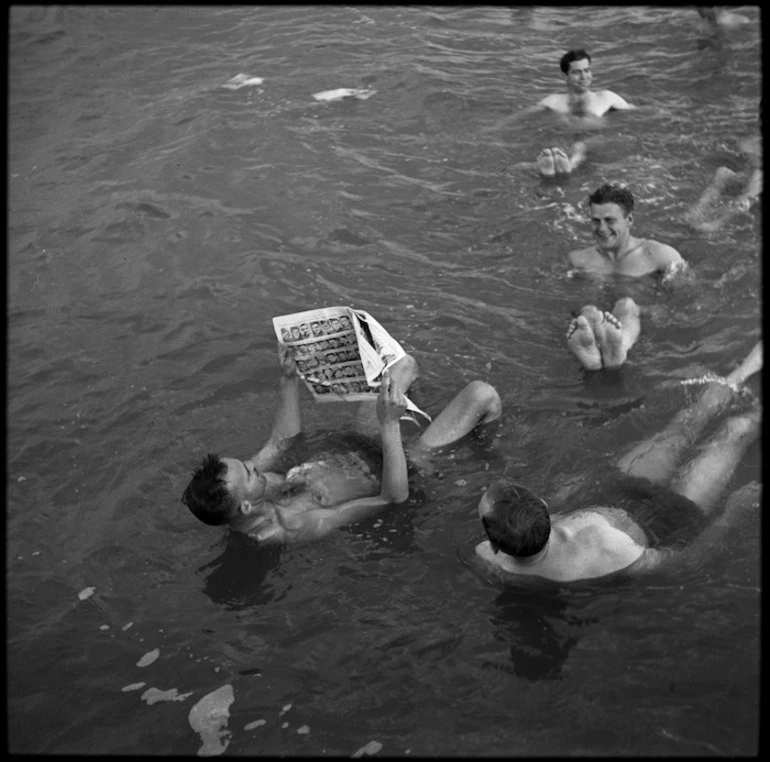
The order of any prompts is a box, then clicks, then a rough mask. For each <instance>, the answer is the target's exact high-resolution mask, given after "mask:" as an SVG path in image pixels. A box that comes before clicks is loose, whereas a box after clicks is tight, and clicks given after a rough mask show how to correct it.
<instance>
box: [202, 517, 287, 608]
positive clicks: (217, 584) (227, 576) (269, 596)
mask: <svg viewBox="0 0 770 762" xmlns="http://www.w3.org/2000/svg"><path fill="white" fill-rule="evenodd" d="M222 542H223V544H224V550H223V551H222V553H221V554H220V555H219V556H217V557H216V558H215V559H213V560H212V561H209V562H208V563H206V564H204V565H203V566H201V567H199V569H198V572H199V573H202V574H203V573H206V572H207V571H208V572H209V573H208V574H207V576H206V577H205V579H204V581H203V592H204V593H205V594H206V595H208V596H209V598H211V600H212V601H214V603H217V604H219V605H220V606H225V607H226V608H230V609H242V608H245V607H248V606H254V605H261V604H264V603H268V602H270V601H272V600H273V598H274V597H275V595H276V590H275V589H274V588H273V586H272V585H270V584H267V583H266V579H267V577H268V575H269V574H270V572H272V571H274V570H276V569H277V568H278V567H279V566H280V561H281V552H282V549H281V548H277V547H273V548H260V547H258V546H257V544H256V543H255V542H254V541H253V540H251V539H249V538H248V537H247V536H245V535H243V534H241V533H239V532H228V533H227V535H226V536H225V537H224V539H223V541H222ZM209 570H210V571H209Z"/></svg>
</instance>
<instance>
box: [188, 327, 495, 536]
mask: <svg viewBox="0 0 770 762" xmlns="http://www.w3.org/2000/svg"><path fill="white" fill-rule="evenodd" d="M309 328H310V335H312V334H313V328H312V325H311V326H309ZM316 330H319V331H320V326H317V327H316ZM297 333H298V338H299V339H301V332H300V331H299V330H298V331H297ZM319 335H320V334H319ZM279 336H280V333H279ZM278 362H279V365H280V367H281V371H282V373H281V377H280V380H279V387H278V404H277V408H276V413H275V419H274V421H273V426H272V430H271V432H270V437H269V439H268V441H267V443H266V444H265V445H264V446H263V447H262V448H261V449H260V450H258V451H257V453H256V454H255V455H253V456H252V457H250V458H247V459H246V460H241V459H239V458H232V457H223V458H220V457H219V456H218V455H213V454H209V455H207V457H206V458H205V459H204V460H203V463H202V464H201V466H200V467H198V468H197V469H196V470H195V472H194V473H193V476H192V479H191V481H190V483H189V484H188V486H187V488H186V489H185V491H184V495H183V496H182V502H183V503H185V505H187V506H188V508H189V509H190V510H191V511H192V512H193V513H194V514H195V515H196V516H197V517H198V518H199V519H200V520H201V521H203V522H204V523H206V524H209V525H213V526H219V525H226V526H228V527H230V529H233V530H235V531H237V532H244V533H246V534H248V535H249V536H250V537H252V538H254V539H255V540H256V541H257V542H258V543H260V544H263V545H285V544H287V543H300V542H308V541H312V540H317V539H320V538H322V537H325V536H326V535H328V534H329V533H330V532H332V531H333V530H334V529H337V528H338V527H342V526H346V525H349V524H353V523H355V522H357V521H361V520H362V519H365V518H368V517H370V516H373V515H374V514H376V513H378V512H379V511H381V510H383V509H384V508H385V507H386V506H388V505H390V504H393V503H403V502H404V501H405V500H406V499H407V497H408V495H409V484H408V476H407V454H406V452H405V450H404V443H403V441H402V439H401V418H402V416H403V415H404V413H405V411H406V409H407V402H408V400H407V398H406V396H405V393H406V392H407V391H408V389H409V387H410V385H411V384H412V382H413V381H414V380H415V379H416V378H417V377H418V375H419V371H418V367H417V362H416V361H415V359H414V358H413V357H412V356H411V355H409V354H406V353H404V355H403V356H402V357H401V358H400V359H398V360H396V362H395V363H392V364H391V365H390V366H389V367H388V369H387V370H385V371H384V372H383V373H382V375H381V379H382V380H381V383H380V386H379V392H378V394H377V397H376V400H371V399H367V401H364V402H362V403H361V408H362V410H360V411H359V418H358V420H359V421H360V422H361V424H362V427H361V429H362V433H363V432H365V428H364V427H363V424H364V422H365V421H366V420H367V418H368V419H369V420H371V417H372V411H371V408H372V406H374V408H375V412H376V418H377V422H378V426H379V437H378V439H379V442H378V443H377V444H378V445H379V446H378V447H377V448H376V452H375V453H374V455H375V457H372V455H373V453H372V452H369V450H372V449H374V448H365V449H363V448H359V450H358V451H356V450H352V449H351V450H348V451H347V452H345V451H332V452H321V453H318V454H317V455H315V456H314V457H312V458H310V459H309V460H307V461H306V462H304V463H302V464H300V465H298V466H295V467H293V468H291V469H290V470H289V471H288V472H287V473H285V474H281V473H279V472H278V471H276V469H277V468H278V467H279V464H280V461H281V458H282V456H283V455H284V453H286V451H287V450H288V449H289V447H290V446H291V444H292V443H293V442H294V441H295V439H296V438H297V435H298V434H299V433H300V432H301V430H302V423H301V417H300V400H299V390H300V385H299V381H300V373H299V370H298V367H297V360H296V359H295V354H294V352H292V351H291V350H290V349H289V348H288V347H287V346H286V344H285V343H281V341H280V339H279V343H278ZM304 380H305V383H306V384H307V383H308V379H307V376H306V377H305V379H304ZM311 383H312V382H311ZM318 393H319V394H320V392H318ZM314 396H315V395H314ZM370 396H371V395H370V394H369V395H367V398H368V397H370ZM500 414H501V402H500V397H499V395H498V393H497V391H496V390H495V389H494V387H492V386H490V385H489V384H487V383H486V382H483V381H471V382H470V383H469V384H467V385H466V386H465V388H463V389H462V390H461V391H460V392H459V393H458V394H457V396H455V397H454V399H452V400H451V402H450V403H449V404H448V405H447V406H446V407H445V408H444V409H443V410H442V412H441V413H440V414H439V415H438V416H436V418H435V420H433V421H432V422H431V423H430V424H429V425H428V426H427V428H425V429H424V430H423V431H422V432H421V433H420V435H419V437H418V438H417V440H416V441H415V442H414V443H413V444H412V445H411V446H410V448H409V455H410V457H413V458H417V459H422V458H424V457H425V456H426V455H427V454H428V453H430V451H431V450H435V449H436V448H440V447H444V446H446V445H449V444H451V443H453V442H455V441H457V440H459V439H461V438H462V437H463V436H465V435H466V434H468V433H469V432H470V431H472V430H473V429H474V428H475V427H476V426H479V425H484V424H488V423H491V422H492V421H495V420H497V419H498V418H499V417H500Z"/></svg>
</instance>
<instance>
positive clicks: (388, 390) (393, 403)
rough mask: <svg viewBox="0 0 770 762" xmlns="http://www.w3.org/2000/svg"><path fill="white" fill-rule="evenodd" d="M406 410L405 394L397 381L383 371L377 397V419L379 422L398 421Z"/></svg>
mask: <svg viewBox="0 0 770 762" xmlns="http://www.w3.org/2000/svg"><path fill="white" fill-rule="evenodd" d="M405 411H406V396H405V395H404V394H403V392H402V391H401V389H400V387H399V386H398V384H397V383H395V382H394V381H393V379H392V378H391V377H390V373H389V372H388V371H385V372H384V373H383V374H382V383H381V385H380V394H379V396H378V397H377V419H378V420H379V422H380V423H381V424H382V423H387V422H388V421H398V420H399V419H400V418H401V416H402V415H403V414H404V412H405Z"/></svg>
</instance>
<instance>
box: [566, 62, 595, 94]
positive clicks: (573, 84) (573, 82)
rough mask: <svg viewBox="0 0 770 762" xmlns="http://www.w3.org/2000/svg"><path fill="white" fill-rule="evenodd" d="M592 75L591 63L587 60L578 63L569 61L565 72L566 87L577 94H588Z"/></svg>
mask: <svg viewBox="0 0 770 762" xmlns="http://www.w3.org/2000/svg"><path fill="white" fill-rule="evenodd" d="M593 78H594V75H593V73H592V72H591V62H590V61H589V60H588V59H587V58H581V59H580V60H578V61H570V64H569V71H568V72H567V85H568V86H569V88H570V89H571V90H574V91H575V92H578V93H584V92H588V90H590V89H591V82H593Z"/></svg>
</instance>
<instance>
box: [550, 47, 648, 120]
mask: <svg viewBox="0 0 770 762" xmlns="http://www.w3.org/2000/svg"><path fill="white" fill-rule="evenodd" d="M559 67H560V68H561V70H562V73H563V74H564V76H565V77H566V85H567V92H566V93H553V94H552V95H548V96H546V97H545V98H543V99H542V100H541V101H539V103H538V104H537V105H538V106H539V107H540V108H546V109H549V110H551V111H555V112H556V113H558V114H571V115H572V116H604V115H605V114H606V113H607V112H608V111H628V110H629V109H632V108H634V106H632V105H631V104H630V103H628V102H627V101H626V100H625V99H624V98H621V97H620V96H619V95H618V94H617V93H613V92H612V90H597V91H594V90H591V83H592V82H593V72H592V71H591V56H590V55H589V54H588V53H587V52H586V51H585V50H582V49H580V50H570V51H568V52H567V53H565V54H564V55H563V56H562V57H561V61H560V62H559Z"/></svg>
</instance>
